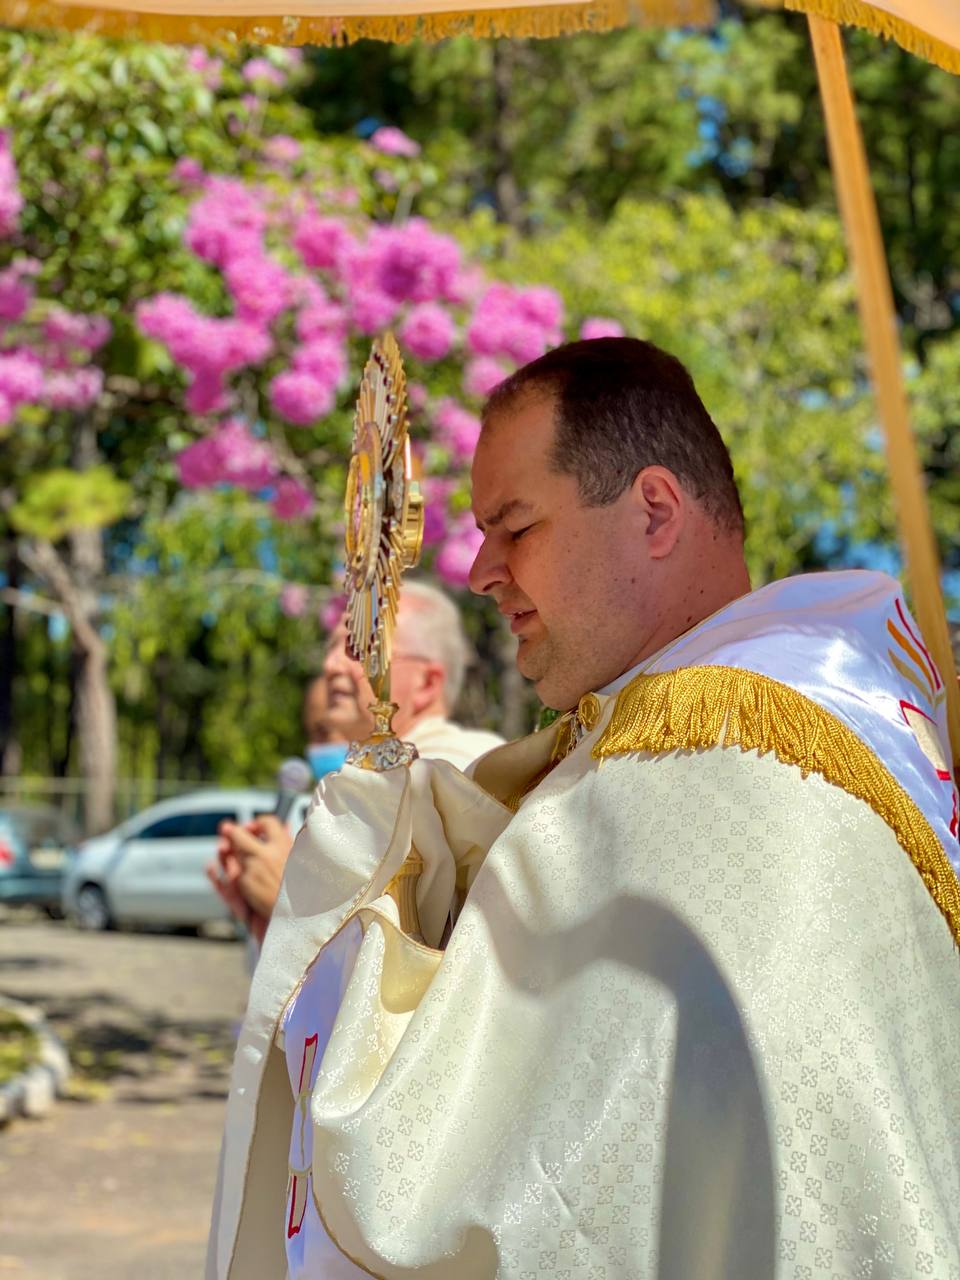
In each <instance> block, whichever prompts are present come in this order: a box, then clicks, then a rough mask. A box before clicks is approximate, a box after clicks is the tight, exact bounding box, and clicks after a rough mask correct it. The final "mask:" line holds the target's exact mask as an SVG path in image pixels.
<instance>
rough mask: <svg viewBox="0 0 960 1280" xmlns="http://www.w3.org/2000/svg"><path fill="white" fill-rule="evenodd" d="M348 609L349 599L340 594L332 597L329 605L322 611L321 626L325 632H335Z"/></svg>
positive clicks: (328, 602)
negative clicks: (345, 610)
mask: <svg viewBox="0 0 960 1280" xmlns="http://www.w3.org/2000/svg"><path fill="white" fill-rule="evenodd" d="M346 607H347V597H346V596H345V595H342V594H341V593H338V594H337V595H335V596H331V597H330V599H329V600H328V601H327V603H326V604H325V605H324V606H323V608H322V609H321V610H320V625H321V626H322V627H323V629H324V630H325V631H334V630H336V628H337V625H338V624H339V622H340V619H341V618H342V617H343V611H344V609H346Z"/></svg>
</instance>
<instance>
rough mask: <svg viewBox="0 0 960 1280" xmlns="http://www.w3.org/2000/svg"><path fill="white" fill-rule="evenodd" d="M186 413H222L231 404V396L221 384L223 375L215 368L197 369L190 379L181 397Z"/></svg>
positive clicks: (198, 414)
mask: <svg viewBox="0 0 960 1280" xmlns="http://www.w3.org/2000/svg"><path fill="white" fill-rule="evenodd" d="M183 403H184V407H185V408H186V410H187V413H192V414H196V415H197V416H198V417H201V418H202V417H204V416H205V415H206V414H208V413H223V411H224V410H225V409H229V408H230V405H231V397H230V396H229V395H228V394H227V389H226V387H225V386H224V384H223V375H222V374H221V373H218V372H217V371H216V370H215V369H198V370H197V372H196V373H195V374H193V376H192V377H191V379H190V385H189V387H188V388H187V393H186V395H185V396H184V397H183Z"/></svg>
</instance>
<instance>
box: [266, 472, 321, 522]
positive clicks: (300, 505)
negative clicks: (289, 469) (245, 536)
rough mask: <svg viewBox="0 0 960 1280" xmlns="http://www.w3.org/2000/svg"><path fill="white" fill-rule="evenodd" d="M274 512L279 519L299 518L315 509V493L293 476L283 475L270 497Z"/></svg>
mask: <svg viewBox="0 0 960 1280" xmlns="http://www.w3.org/2000/svg"><path fill="white" fill-rule="evenodd" d="M270 506H271V507H272V508H273V514H274V515H275V516H276V517H277V519H278V520H299V519H300V517H301V516H308V515H310V513H311V512H312V511H313V495H312V494H311V493H310V490H309V489H305V488H304V487H303V485H302V484H301V483H300V482H299V480H294V479H293V477H292V476H281V477H280V479H279V480H278V481H277V491H276V493H275V494H274V496H273V497H272V498H271V499H270Z"/></svg>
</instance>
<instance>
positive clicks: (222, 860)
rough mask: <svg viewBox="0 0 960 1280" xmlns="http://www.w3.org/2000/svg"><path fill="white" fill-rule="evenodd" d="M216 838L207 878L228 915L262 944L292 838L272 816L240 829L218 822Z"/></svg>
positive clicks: (232, 824)
mask: <svg viewBox="0 0 960 1280" xmlns="http://www.w3.org/2000/svg"><path fill="white" fill-rule="evenodd" d="M219 835H220V840H219V844H218V846H217V861H216V862H214V863H211V865H210V866H209V867H207V875H208V876H209V878H210V882H211V883H212V884H213V887H214V888H215V889H216V891H217V893H219V895H220V897H221V898H222V899H223V901H224V902H225V903H226V905H227V907H228V909H229V910H230V912H231V914H232V915H234V916H236V918H237V919H238V920H241V921H243V923H244V924H245V925H246V926H247V928H248V929H249V930H250V932H251V934H253V936H254V937H255V938H256V939H257V941H258V942H262V941H263V935H264V934H265V933H266V931H267V925H268V924H269V923H270V916H271V914H272V913H273V908H274V906H275V904H276V901H277V894H278V893H279V892H280V881H281V880H282V879H283V871H284V868H285V867H286V865H287V857H288V856H289V853H290V849H291V848H292V846H293V837H292V836H291V835H290V832H289V831H288V830H287V828H286V827H285V826H284V824H283V823H282V822H281V821H280V819H279V818H277V817H275V816H274V815H273V814H264V815H263V816H262V817H259V818H254V820H253V821H252V822H245V823H243V824H242V825H241V824H240V823H237V822H221V823H220V827H219Z"/></svg>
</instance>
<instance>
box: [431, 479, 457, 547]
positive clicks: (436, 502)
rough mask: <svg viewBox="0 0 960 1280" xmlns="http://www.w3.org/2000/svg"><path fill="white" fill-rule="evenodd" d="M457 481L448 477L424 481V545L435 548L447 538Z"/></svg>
mask: <svg viewBox="0 0 960 1280" xmlns="http://www.w3.org/2000/svg"><path fill="white" fill-rule="evenodd" d="M455 487H456V481H455V480H452V479H450V478H449V477H448V476H425V477H424V479H423V496H424V507H423V545H424V546H425V547H435V546H436V545H437V544H438V543H440V542H443V541H444V539H445V538H446V536H447V530H448V525H449V521H448V517H449V503H450V495H451V493H452V492H453V490H454V488H455Z"/></svg>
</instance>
